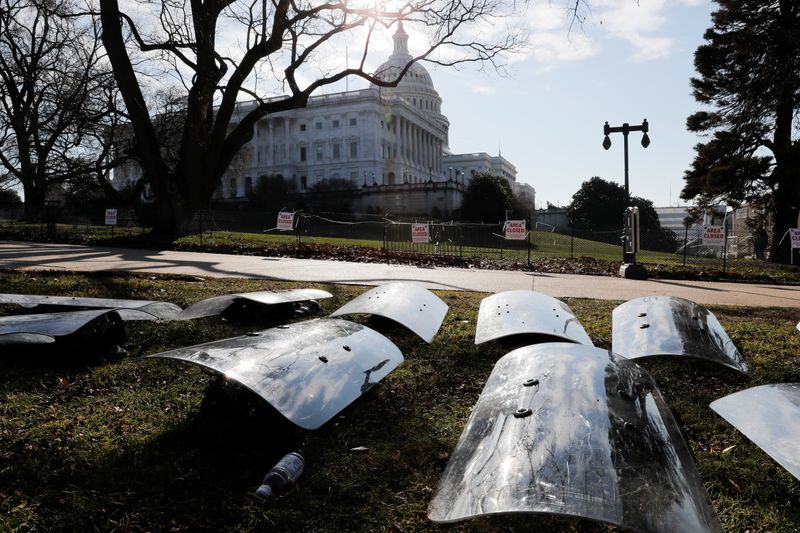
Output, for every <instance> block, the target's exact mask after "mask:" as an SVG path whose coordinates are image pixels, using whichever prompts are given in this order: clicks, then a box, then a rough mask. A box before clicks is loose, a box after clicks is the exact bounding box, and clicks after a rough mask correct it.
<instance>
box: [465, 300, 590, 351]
mask: <svg viewBox="0 0 800 533" xmlns="http://www.w3.org/2000/svg"><path fill="white" fill-rule="evenodd" d="M513 335H532V336H535V337H536V338H537V340H538V342H552V341H569V342H577V343H578V344H586V345H588V346H594V344H592V339H591V338H589V335H588V334H587V333H586V330H585V329H583V326H582V325H581V323H580V322H579V321H578V319H577V318H575V315H574V314H573V312H572V310H571V309H570V308H569V306H568V305H567V304H565V303H564V302H562V301H561V300H557V299H556V298H553V297H552V296H548V295H546V294H542V293H540V292H534V291H527V290H521V291H507V292H501V293H498V294H493V295H492V296H489V297H487V298H484V299H483V300H481V307H480V310H479V311H478V324H477V327H476V328H475V344H482V343H484V342H488V341H493V340H497V339H501V338H504V337H510V336H513ZM530 344H533V342H531V343H530Z"/></svg>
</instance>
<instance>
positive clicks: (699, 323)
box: [611, 296, 749, 374]
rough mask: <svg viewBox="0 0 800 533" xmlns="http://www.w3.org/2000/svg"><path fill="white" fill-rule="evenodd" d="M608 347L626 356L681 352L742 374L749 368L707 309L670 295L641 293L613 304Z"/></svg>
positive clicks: (664, 354)
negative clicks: (631, 298) (610, 342)
mask: <svg viewBox="0 0 800 533" xmlns="http://www.w3.org/2000/svg"><path fill="white" fill-rule="evenodd" d="M611 335H612V347H611V349H612V351H613V352H614V353H616V354H619V355H621V356H622V357H626V358H628V359H637V358H640V357H653V356H666V355H670V356H683V357H690V358H694V359H702V360H705V361H710V362H713V363H718V364H721V365H724V366H726V367H728V368H732V369H734V370H736V371H738V372H741V373H743V374H748V373H749V369H748V367H747V363H746V362H745V360H744V358H743V357H742V355H741V354H740V353H739V350H737V349H736V346H735V345H734V344H733V341H732V340H731V338H730V337H728V334H727V333H726V332H725V328H723V327H722V324H720V323H719V321H718V320H717V317H715V316H714V314H713V313H711V311H709V310H708V309H706V308H705V307H703V306H702V305H698V304H696V303H694V302H692V301H689V300H684V299H683V298H675V297H672V296H645V297H644V298H636V299H635V300H630V301H628V302H625V303H624V304H622V305H620V306H618V307H616V308H615V309H614V313H613V316H612V333H611Z"/></svg>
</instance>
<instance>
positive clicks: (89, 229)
mask: <svg viewBox="0 0 800 533" xmlns="http://www.w3.org/2000/svg"><path fill="white" fill-rule="evenodd" d="M20 215H21V213H20V212H19V211H15V212H9V211H5V212H0V230H3V231H5V232H9V231H10V232H13V231H15V230H19V231H23V230H24V231H39V232H42V233H50V234H53V233H61V234H64V233H66V234H69V233H79V234H82V235H93V234H94V235H105V236H115V235H119V236H123V235H135V234H141V233H145V232H146V231H147V230H148V224H147V221H146V220H145V221H143V220H141V219H140V218H139V217H138V216H137V213H136V212H134V211H133V210H119V212H118V219H117V225H116V226H106V225H102V224H99V223H98V220H99V221H102V220H103V218H102V216H103V214H102V213H93V214H91V215H92V216H91V217H89V216H81V215H75V214H71V215H65V214H58V213H55V214H53V213H50V214H49V215H48V218H47V220H45V221H43V222H41V223H37V224H23V223H21V222H19V221H18V218H19V216H20ZM277 215H278V213H277V212H265V211H258V210H254V209H241V210H236V209H214V210H205V211H202V212H199V213H197V214H196V215H195V217H194V219H193V220H191V221H190V222H189V223H187V224H185V225H184V227H183V228H182V233H183V234H185V235H199V236H201V237H203V236H206V237H217V238H219V237H222V238H228V237H227V236H228V235H230V234H233V233H245V234H248V233H249V234H259V235H263V236H265V237H264V238H265V239H266V240H267V241H268V242H269V241H271V242H292V241H294V242H299V243H308V244H313V243H327V244H336V245H360V246H371V247H375V248H382V249H384V250H388V251H392V252H398V253H413V254H436V255H450V256H459V257H467V256H471V257H488V258H504V257H514V258H518V259H521V258H528V257H531V258H544V257H570V258H580V257H588V258H595V259H605V260H612V261H621V260H622V240H621V237H622V231H621V228H615V227H593V228H585V227H574V226H569V227H553V226H544V225H539V227H537V228H535V229H533V230H531V231H529V232H528V236H527V238H526V239H524V240H509V239H505V238H504V231H503V229H504V228H503V224H502V223H495V224H473V223H462V222H452V221H451V222H442V221H428V220H422V219H414V218H405V219H403V218H400V217H391V218H389V217H383V216H379V215H358V214H341V213H336V214H309V213H303V212H298V213H295V222H294V226H293V229H292V230H291V231H279V230H277V228H276V227H275V226H276V220H277ZM414 223H426V224H427V226H428V239H427V242H414V239H412V224H414ZM529 227H530V226H529ZM785 244H786V245H788V241H787V243H785ZM768 253H769V250H768V249H765V248H764V247H763V246H762V249H759V248H758V247H757V246H755V247H754V243H753V239H752V238H751V236H749V235H748V234H744V235H740V234H729V235H726V239H725V243H724V246H717V247H714V246H709V245H705V244H703V239H702V228H699V227H691V228H686V229H684V231H683V232H682V233H679V234H675V233H672V232H669V231H667V230H647V229H643V230H642V232H641V252H640V253H639V254H638V255H637V261H638V262H641V263H645V264H672V265H686V266H700V267H710V268H719V269H722V270H726V269H728V268H730V267H732V266H738V265H744V266H748V267H759V266H762V265H763V266H767V264H766V263H765V262H763V258H764V257H765V256H767V254H768Z"/></svg>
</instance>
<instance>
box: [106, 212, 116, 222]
mask: <svg viewBox="0 0 800 533" xmlns="http://www.w3.org/2000/svg"><path fill="white" fill-rule="evenodd" d="M116 225H117V210H116V209H106V226H116Z"/></svg>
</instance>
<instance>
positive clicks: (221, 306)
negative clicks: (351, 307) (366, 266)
mask: <svg viewBox="0 0 800 533" xmlns="http://www.w3.org/2000/svg"><path fill="white" fill-rule="evenodd" d="M332 296H333V295H332V294H331V293H329V292H327V291H322V290H319V289H288V290H283V291H256V292H243V293H238V294H225V295H223V296H215V297H213V298H208V299H205V300H201V301H199V302H196V303H193V304H192V305H190V306H189V307H187V308H186V309H184V310H183V311H182V312H181V313H180V315H178V317H177V318H178V319H179V320H189V319H192V318H202V317H207V316H214V315H219V314H221V313H224V312H225V311H226V310H228V309H229V308H230V307H232V306H259V307H260V306H273V305H281V304H291V303H296V302H310V301H315V300H322V299H325V298H331V297H332Z"/></svg>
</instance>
